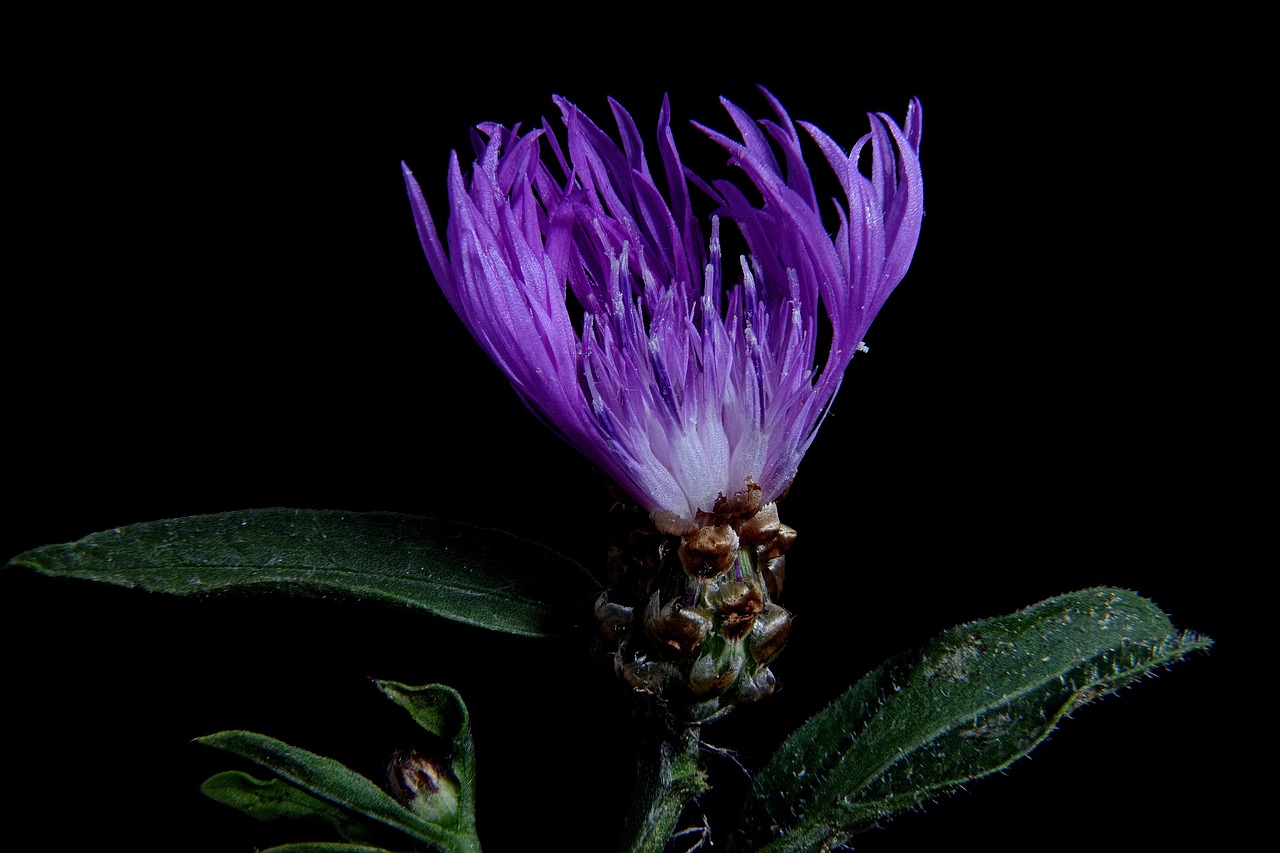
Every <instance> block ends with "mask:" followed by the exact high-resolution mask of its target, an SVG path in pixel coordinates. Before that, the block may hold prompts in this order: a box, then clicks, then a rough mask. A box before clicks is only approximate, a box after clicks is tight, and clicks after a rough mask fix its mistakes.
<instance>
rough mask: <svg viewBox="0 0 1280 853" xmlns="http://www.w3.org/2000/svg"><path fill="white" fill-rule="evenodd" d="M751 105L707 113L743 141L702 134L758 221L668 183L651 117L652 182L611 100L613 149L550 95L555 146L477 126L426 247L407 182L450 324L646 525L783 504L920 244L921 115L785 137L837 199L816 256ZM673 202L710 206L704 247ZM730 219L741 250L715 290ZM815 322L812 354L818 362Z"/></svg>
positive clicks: (798, 196) (454, 164) (799, 180)
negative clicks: (638, 509) (737, 174)
mask: <svg viewBox="0 0 1280 853" xmlns="http://www.w3.org/2000/svg"><path fill="white" fill-rule="evenodd" d="M765 96H766V98H768V100H769V102H770V104H771V106H772V107H773V111H774V115H775V120H773V121H770V120H764V121H760V122H759V123H758V125H757V123H756V122H755V121H753V120H752V119H751V118H750V117H749V116H748V115H747V114H746V113H744V112H743V111H742V110H740V109H739V108H738V107H736V106H734V105H733V104H731V103H729V102H728V101H722V103H723V104H724V107H725V109H726V110H727V111H728V112H729V115H730V117H731V118H732V120H733V123H734V125H735V126H736V128H737V131H738V134H739V135H740V137H741V141H736V140H733V139H731V138H729V137H727V136H724V135H722V134H720V133H717V132H715V131H713V130H710V129H708V128H705V127H702V126H700V125H699V126H698V127H699V129H700V130H701V131H702V132H703V133H704V134H705V135H706V136H708V137H709V138H710V139H711V140H713V141H714V142H715V143H717V144H718V145H720V146H721V147H722V148H724V149H725V150H726V151H727V152H728V154H729V162H730V163H731V164H732V165H734V166H737V167H738V168H740V169H741V170H742V172H743V173H745V175H746V177H747V178H748V180H749V181H750V184H751V185H752V186H753V187H754V194H755V195H756V197H757V199H758V200H757V201H754V202H753V200H752V199H751V198H749V197H748V192H749V191H750V190H749V189H748V190H747V191H744V189H743V188H742V187H740V186H739V185H738V184H735V183H733V182H732V181H729V180H715V181H711V182H707V181H704V180H703V179H701V178H699V177H698V176H696V175H694V174H692V173H691V172H689V171H688V170H686V169H685V168H684V167H683V166H682V164H681V161H680V156H679V154H678V153H677V151H676V146H675V142H674V138H673V134H672V131H671V124H670V108H669V105H668V103H667V101H666V99H664V100H663V104H662V109H661V112H660V114H659V117H658V128H657V139H656V151H657V155H658V160H659V162H660V163H661V173H660V174H661V176H662V177H661V178H659V177H657V176H656V175H657V173H655V171H653V170H651V168H650V162H649V157H648V156H647V155H646V152H645V149H644V145H643V143H642V137H641V134H640V133H639V132H638V130H637V128H636V124H635V122H634V121H633V120H632V118H631V116H630V115H629V114H628V113H627V112H626V111H625V110H624V109H623V108H622V107H621V106H620V105H619V104H617V103H616V102H613V101H610V106H611V108H612V111H613V118H614V121H615V123H616V125H617V129H618V136H619V138H620V140H621V144H619V143H618V142H615V141H614V140H613V139H611V138H610V137H609V135H608V134H606V133H605V132H604V131H602V130H601V129H600V128H599V127H598V126H597V125H596V124H594V123H593V122H592V121H591V120H590V119H588V118H587V117H586V116H585V115H584V114H583V113H582V112H581V111H579V110H578V108H577V107H575V106H574V105H573V104H571V103H569V102H568V101H566V100H564V99H562V98H557V99H556V104H557V106H558V107H559V109H560V114H561V119H562V122H563V124H564V134H565V136H564V139H565V144H563V145H562V144H561V142H560V140H558V139H557V137H556V135H555V134H554V132H553V131H552V128H551V127H550V125H549V123H548V122H547V121H546V120H544V121H543V124H542V127H541V128H538V129H535V130H533V131H530V132H528V133H524V134H522V133H521V132H520V128H519V126H518V125H517V126H516V127H515V128H512V129H508V128H505V127H502V126H499V125H495V124H483V125H480V126H479V127H478V130H479V133H480V135H478V136H477V137H476V143H477V144H476V149H477V159H476V161H475V163H474V165H473V167H472V169H471V173H470V180H469V181H468V180H466V179H464V176H463V174H462V171H461V169H460V167H459V163H458V157H457V154H456V152H455V153H454V154H453V155H452V156H451V158H450V163H449V178H448V197H449V219H448V225H447V228H446V236H445V240H444V241H442V240H441V238H440V235H439V233H438V232H437V230H436V226H435V223H434V221H433V220H432V217H431V212H430V210H428V207H427V204H426V202H425V200H424V198H423V196H422V192H421V190H420V189H419V188H418V185H417V184H416V182H415V181H414V179H413V176H412V175H411V174H410V173H409V171H408V169H407V168H406V169H405V179H406V182H407V184H408V188H409V194H410V197H411V199H412V202H413V209H414V214H415V217H416V220H417V224H418V233H419V236H420V237H421V240H422V246H423V249H424V250H425V252H426V255H427V260H428V262H429V264H430V266H431V270H432V272H433V273H434V274H435V277H436V279H437V280H438V281H439V283H440V287H441V288H442V290H443V291H444V294H445V296H446V297H447V298H448V300H449V303H450V304H451V305H452V306H453V308H454V310H455V311H457V313H458V316H459V317H461V318H462V321H463V322H464V323H465V324H466V325H467V328H468V329H470V331H471V334H472V335H473V336H474V337H475V339H476V340H477V341H478V342H479V343H480V345H481V346H482V347H483V348H484V350H485V351H486V352H487V353H488V354H489V356H490V358H492V359H493V360H494V362H496V363H497V365H498V366H499V367H500V368H502V370H503V371H504V372H505V373H506V375H507V377H508V378H509V379H510V381H511V384H512V385H513V386H514V387H515V389H516V391H517V392H518V393H519V394H520V396H521V397H522V398H523V399H524V401H525V404H526V405H527V406H528V407H529V408H530V409H531V410H532V411H533V412H534V413H535V414H537V415H538V416H539V417H540V418H541V419H542V420H543V421H545V422H546V423H547V424H549V425H550V426H551V427H553V428H554V429H555V430H557V431H558V432H559V433H560V434H561V435H562V436H563V437H564V438H565V439H566V440H568V441H569V442H570V443H571V444H572V445H573V446H575V447H577V448H578V450H580V451H581V452H582V453H583V454H585V455H586V456H587V457H588V458H589V459H590V460H591V461H592V462H593V463H594V464H595V465H596V466H597V467H598V468H599V469H600V470H601V471H603V472H604V473H605V474H606V475H608V476H609V477H610V478H611V479H612V480H613V481H614V482H615V483H616V484H617V485H618V486H619V487H621V488H622V489H623V490H625V491H626V492H627V493H629V494H630V495H631V497H632V498H634V499H635V500H636V501H637V502H638V503H639V504H640V505H641V506H643V507H644V508H645V509H646V510H648V511H649V512H651V513H664V514H673V515H674V516H678V517H679V518H682V519H686V520H689V521H693V520H695V519H697V518H698V517H699V514H700V513H703V514H705V513H711V512H713V511H718V508H717V506H716V504H717V501H719V502H720V503H721V506H723V505H724V502H725V500H726V499H731V498H732V496H734V495H735V494H739V493H744V490H751V491H754V490H756V489H757V488H758V490H759V492H760V495H759V497H760V499H761V500H763V501H764V502H768V501H772V500H774V499H775V498H777V497H778V496H780V495H781V494H782V493H783V492H784V491H785V490H786V488H787V487H788V486H789V485H790V484H791V481H792V479H793V478H794V477H795V474H796V470H797V467H798V466H799V464H800V459H801V457H802V456H803V455H804V453H805V451H806V450H807V449H808V447H809V445H810V444H811V443H812V442H813V439H814V436H815V435H816V433H817V429H818V426H819V424H820V422H821V421H822V418H823V416H824V414H825V413H826V411H827V410H828V408H829V406H830V404H831V401H832V398H833V397H834V396H835V393H836V391H837V389H838V388H839V386H840V381H841V378H842V377H843V375H844V371H845V368H846V367H847V366H848V364H849V361H850V359H852V357H853V355H854V353H855V352H857V351H858V350H859V348H861V347H862V345H863V344H862V342H863V337H864V335H865V334H866V332H867V328H868V327H869V326H870V324H871V321H872V320H873V319H874V318H875V316H876V314H877V312H878V311H879V310H880V307H881V306H882V305H883V304H884V301H885V299H886V298H887V297H888V295H889V293H890V292H891V291H892V290H893V288H894V287H895V286H896V285H897V283H898V282H899V281H900V280H901V279H902V277H903V275H904V274H905V273H906V271H907V266H908V264H909V263H910V261H911V256H912V254H913V252H914V251H915V246H916V240H917V238H918V236H919V233H920V221H921V217H922V215H923V207H922V184H921V177H920V162H919V158H918V155H917V152H918V150H919V146H920V130H921V124H920V105H919V103H918V102H917V101H913V102H912V103H911V105H910V106H909V107H908V109H907V118H906V122H905V124H904V126H903V127H902V128H900V127H899V126H898V125H897V124H895V123H894V122H893V120H892V119H890V118H889V117H888V116H886V115H884V114H882V113H881V114H876V115H873V116H871V117H870V119H871V131H870V132H869V133H868V134H867V135H865V136H863V137H862V138H861V139H859V140H858V141H857V142H856V143H855V144H854V146H853V148H852V150H851V151H850V152H847V153H846V152H845V151H844V150H843V149H842V148H841V147H840V146H839V145H838V144H837V143H836V142H835V141H834V140H832V139H831V138H830V137H829V136H827V135H826V134H825V133H823V132H822V131H821V130H819V129H818V128H816V127H814V126H812V125H809V124H806V123H803V122H802V123H801V124H800V126H801V127H802V128H803V129H804V130H805V131H806V132H807V134H808V136H809V137H810V138H811V139H812V140H813V141H814V142H815V143H816V144H817V147H818V149H819V150H820V151H821V153H822V155H823V156H824V157H825V159H826V161H827V164H828V165H829V167H830V168H831V169H832V171H833V172H834V173H835V176H836V178H837V180H838V182H839V185H840V189H841V194H842V195H843V198H842V199H834V207H835V217H836V219H837V221H838V230H837V231H836V235H835V237H834V238H832V237H831V236H830V235H829V233H828V231H827V229H826V227H825V226H824V224H823V221H822V216H821V212H820V204H819V201H818V198H817V194H816V192H815V189H814V185H813V182H812V180H811V178H810V174H809V169H808V166H807V164H806V163H805V160H804V156H803V153H802V151H801V140H800V136H799V134H798V133H797V130H796V126H795V124H794V123H793V122H792V121H791V119H790V118H789V117H788V115H787V113H786V111H785V110H783V108H782V106H781V105H780V104H779V103H778V102H777V101H776V100H775V99H774V98H773V97H772V96H771V95H769V94H768V93H767V92H765ZM544 143H545V145H546V147H547V148H548V149H549V153H550V160H551V161H553V163H554V165H555V166H556V167H557V169H558V171H557V170H556V169H553V168H552V166H550V165H548V164H547V163H546V162H544V160H543V157H542V155H543V151H542V147H543V144H544ZM867 146H870V152H869V153H870V157H869V161H870V166H869V170H868V171H869V174H867V175H864V174H863V173H862V172H861V171H860V169H859V159H860V158H861V157H862V156H863V151H864V148H866V147H867ZM779 155H781V159H779ZM557 174H559V175H560V177H557ZM691 186H692V187H693V188H695V189H696V190H698V191H700V192H703V193H706V194H707V195H708V196H709V197H710V198H711V199H712V200H713V202H714V203H715V204H716V205H718V209H717V211H716V214H715V215H714V216H713V217H712V219H711V225H710V238H709V240H706V241H704V238H703V234H702V230H701V228H700V226H699V223H698V221H697V220H696V219H695V217H694V214H693V205H692V201H691V198H690V195H691ZM664 189H665V192H664ZM726 219H727V220H729V221H730V222H732V223H733V225H734V226H735V227H736V228H737V230H738V231H739V232H740V234H741V236H742V238H743V241H744V242H745V244H746V248H747V254H746V255H745V256H743V257H740V258H738V259H737V260H736V261H731V262H730V265H729V266H730V269H729V270H728V271H726V269H725V265H724V259H723V258H722V255H721V229H722V227H723V225H722V221H723V220H726ZM569 295H572V298H573V300H574V301H575V302H576V304H577V306H579V307H580V308H581V312H582V313H581V322H580V324H575V321H574V313H575V312H574V311H572V310H571V307H570V305H569V301H568V296H569ZM820 312H823V313H825V315H826V317H827V320H828V322H829V331H830V346H829V349H828V350H827V351H826V352H825V353H824V354H823V358H822V360H821V361H820V362H819V361H818V360H817V358H818V353H817V346H818V339H819V319H820Z"/></svg>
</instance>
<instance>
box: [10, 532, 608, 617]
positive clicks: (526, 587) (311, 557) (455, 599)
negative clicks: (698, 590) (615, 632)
mask: <svg viewBox="0 0 1280 853" xmlns="http://www.w3.org/2000/svg"><path fill="white" fill-rule="evenodd" d="M9 565H16V566H26V567H28V568H31V569H34V570H36V571H38V572H42V573H44V574H47V575H54V576H60V577H72V578H81V579H84V580H93V581H101V582H104V583H112V584H119V585H121V586H128V587H134V586H140V587H142V588H143V589H147V590H152V591H155V592H166V593H170V594H173V595H200V594H207V593H211V592H216V591H220V590H241V591H252V592H258V591H291V592H302V593H307V594H314V595H330V596H332V595H340V596H345V597H347V598H352V599H356V600H360V601H372V602H380V603H384V604H391V605H397V606H402V607H410V608H415V609H419V610H426V611H428V612H430V613H434V614H435V615H437V616H443V617H444V618H446V619H453V620H456V621H458V622H466V623H468V624H471V625H477V626H479V627H481V628H488V629H490V630H494V631H504V632H507V633H510V634H520V635H524V636H531V637H542V636H555V635H563V634H567V633H569V632H570V631H572V629H573V627H574V624H575V622H576V621H577V620H579V619H580V618H582V615H583V614H584V613H586V612H587V608H586V606H585V605H587V604H589V603H590V601H591V599H592V598H593V597H594V595H595V594H596V592H597V591H598V589H599V583H598V582H597V581H596V580H595V579H594V578H592V577H591V575H590V574H588V573H587V572H586V570H585V569H583V568H582V567H581V566H579V565H578V564H577V563H575V562H573V561H572V560H569V559H568V558H566V557H564V556H561V555H560V554H557V553H556V552H554V551H551V550H549V549H547V548H545V547H543V546H541V545H538V544H536V543H533V542H529V541H527V540H524V539H520V538H517V537H515V536H512V535H511V534H509V533H505V532H503V531H500V530H490V529H486V528H480V527H472V526H470V525H465V524H459V523H457V522H451V521H442V520H440V519H434V518H423V517H419V516H410V515H398V514H395V513H382V512H372V513H354V512H339V511H335V510H307V509H250V510H240V511H237V512H227V513H219V514H216V515H197V516H190V517H187V518H175V519H167V520H164V521H152V522H145V523H142V524H130V525H127V526H125V527H117V528H114V529H112V530H105V531H102V532H101V533H94V534H92V535H89V536H86V537H85V538H83V539H81V540H79V541H77V542H70V543H66V544H62V545H46V546H44V547H41V548H36V549H34V550H31V551H27V552H26V553H24V554H20V555H18V556H17V557H14V558H13V560H11V561H10V563H9Z"/></svg>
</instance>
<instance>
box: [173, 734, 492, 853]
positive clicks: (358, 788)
mask: <svg viewBox="0 0 1280 853" xmlns="http://www.w3.org/2000/svg"><path fill="white" fill-rule="evenodd" d="M196 741H197V742H198V743H203V744H205V745H207V746H213V747H216V748H218V749H223V750H226V751H227V752H231V753H234V754H235V755H239V756H241V757H243V758H247V759H249V760H250V761H254V762H256V763H258V764H260V765H262V766H263V767H266V768H268V769H269V770H272V771H274V772H275V773H277V774H278V775H280V776H281V777H282V778H284V779H286V780H288V781H289V782H292V783H293V784H294V785H297V786H298V787H299V788H302V789H304V790H307V791H310V792H311V793H313V794H315V795H316V796H318V797H321V798H322V799H325V800H328V801H329V802H332V803H335V804H337V805H339V806H341V807H343V808H344V809H349V810H351V811H353V812H355V813H357V814H362V815H367V816H368V817H371V818H373V819H374V820H376V821H380V822H382V823H384V824H386V825H387V826H390V827H392V828H394V829H398V830H400V831H401V832H404V833H406V834H408V835H411V836H413V837H414V838H417V839H420V840H422V841H427V842H430V843H431V844H435V845H436V846H438V847H440V848H442V849H444V850H446V851H449V853H471V851H478V850H479V849H480V845H479V843H478V842H476V840H475V837H474V836H473V835H467V834H465V833H456V832H452V831H450V830H447V829H445V828H443V827H441V826H439V825H437V824H434V823H429V822H427V821H425V820H423V819H422V818H420V817H418V816H417V815H415V814H414V813H413V812H411V811H409V810H408V809H406V808H405V807H404V806H402V805H400V804H399V803H397V802H396V801H395V800H394V799H392V798H391V796H390V795H389V794H387V793H386V792H385V791H383V790H382V789H381V788H379V787H378V786H377V785H375V784H374V783H373V782H371V781H369V780H368V779H366V778H365V777H364V776H361V775H360V774H358V773H356V772H355V771H353V770H351V769H349V768H347V767H346V766H344V765H343V764H341V763H339V762H337V761H334V760H333V759H332V758H325V757H324V756H322V755H316V754H315V753H313V752H308V751H306V750H305V749H299V748H298V747H296V746H290V745H289V744H287V743H284V742H283V741H279V740H276V739H275V738H270V737H267V736H266V735H260V734H257V733H255V732H245V731H227V732H218V733H216V734H212V735H206V736H205V737H200V738H196Z"/></svg>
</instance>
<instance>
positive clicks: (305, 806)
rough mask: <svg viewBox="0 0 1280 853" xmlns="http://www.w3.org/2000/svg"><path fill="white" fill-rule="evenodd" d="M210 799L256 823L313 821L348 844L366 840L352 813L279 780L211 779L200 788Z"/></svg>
mask: <svg viewBox="0 0 1280 853" xmlns="http://www.w3.org/2000/svg"><path fill="white" fill-rule="evenodd" d="M200 790H201V791H202V792H203V793H204V794H205V796H207V797H209V798H210V799H213V800H217V801H218V802H220V803H222V804H223V805H226V806H231V807H232V808H235V809H239V810H240V811H242V812H244V813H245V814H247V815H249V816H250V817H253V818H256V819H258V820H264V821H265V820H274V819H275V818H295V819H299V818H301V819H307V818H309V819H314V820H320V821H324V822H325V823H328V824H330V825H331V826H332V827H333V828H334V829H335V830H337V832H338V834H339V835H340V836H342V837H343V838H344V839H346V840H347V841H366V840H368V839H369V838H370V835H371V834H370V832H369V829H368V827H366V826H364V825H362V824H361V823H360V822H359V821H357V820H355V819H354V817H353V816H352V814H351V813H350V812H348V811H346V810H344V809H340V808H338V807H337V806H335V805H333V804H332V803H330V802H327V801H326V800H322V799H320V798H318V797H314V796H312V795H311V794H308V793H307V792H306V791H303V790H301V789H300V788H296V787H294V786H293V785H290V784H289V783H287V782H284V781H281V780H280V779H270V780H266V781H263V780H261V779H255V778H253V777H252V776H250V775H249V774H247V773H241V772H240V771H238V770H228V771H226V772H224V773H219V774H217V775H215V776H210V777H209V778H208V779H206V780H205V782H204V784H203V785H201V786H200Z"/></svg>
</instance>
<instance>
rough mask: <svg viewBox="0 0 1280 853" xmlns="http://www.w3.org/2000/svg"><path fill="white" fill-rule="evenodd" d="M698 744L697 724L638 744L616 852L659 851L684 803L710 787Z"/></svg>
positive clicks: (699, 735)
mask: <svg viewBox="0 0 1280 853" xmlns="http://www.w3.org/2000/svg"><path fill="white" fill-rule="evenodd" d="M701 746H702V731H701V729H700V727H698V726H696V725H691V726H686V727H684V729H683V730H682V731H681V732H680V733H679V734H678V735H676V736H675V737H674V738H672V737H671V736H670V735H668V736H666V737H663V736H662V735H658V736H655V737H652V738H650V739H649V740H648V741H646V742H645V743H644V744H643V745H642V746H641V748H640V756H639V758H638V759H637V761H636V765H637V766H636V771H637V772H636V786H635V790H634V792H633V793H632V796H631V812H630V814H628V815H627V824H626V828H625V831H624V832H623V836H622V844H621V845H619V847H618V850H619V853H662V850H663V848H664V847H666V844H667V839H668V838H670V836H671V833H672V832H673V831H674V830H675V828H676V821H677V820H679V819H680V813H681V812H683V811H684V808H685V806H687V805H688V804H689V802H690V801H691V800H693V798H694V797H696V796H698V794H701V793H702V792H703V791H707V790H709V789H710V787H711V786H710V785H708V784H707V776H706V774H705V773H704V772H703V771H702V767H701V766H700V765H699V763H698V751H699V749H700V748H701Z"/></svg>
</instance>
